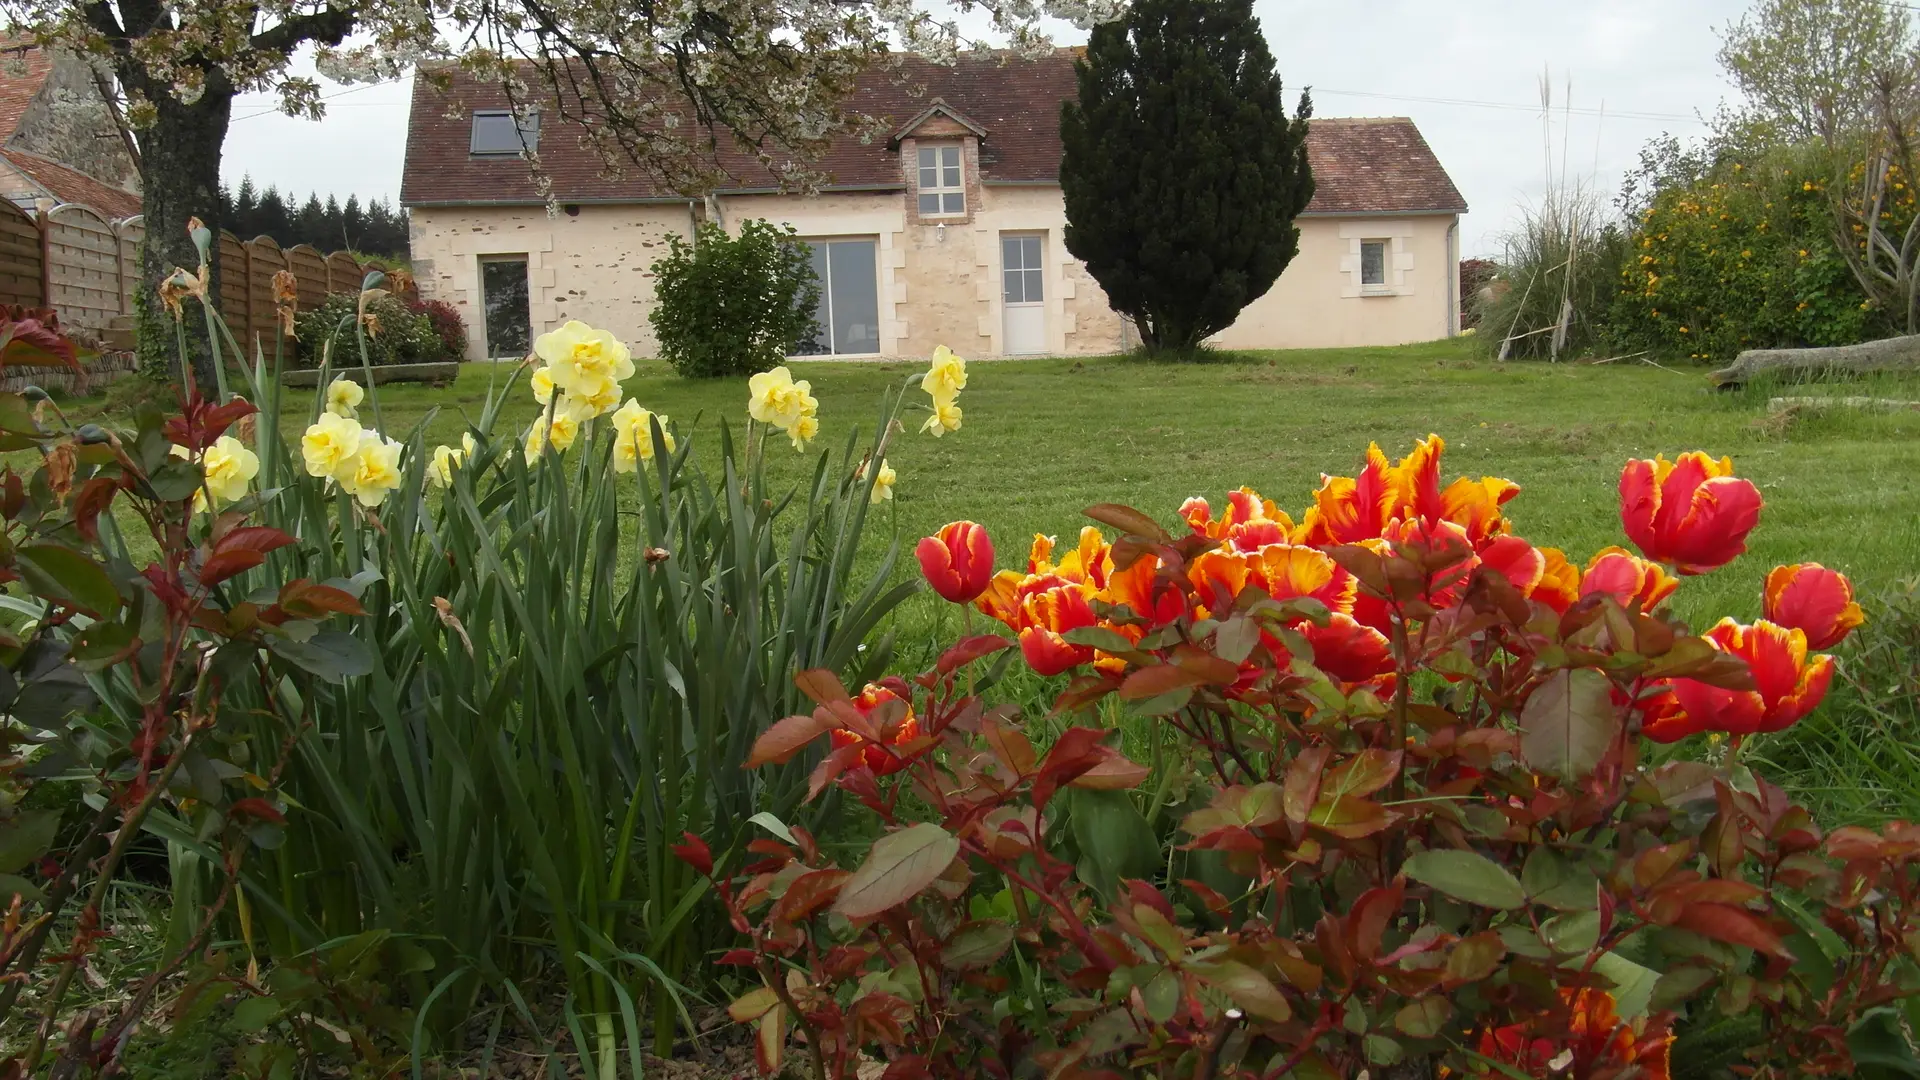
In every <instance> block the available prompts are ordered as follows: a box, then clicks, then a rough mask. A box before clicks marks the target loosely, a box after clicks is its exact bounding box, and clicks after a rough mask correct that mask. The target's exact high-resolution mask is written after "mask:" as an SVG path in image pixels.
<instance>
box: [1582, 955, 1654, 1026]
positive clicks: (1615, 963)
mask: <svg viewBox="0 0 1920 1080" xmlns="http://www.w3.org/2000/svg"><path fill="white" fill-rule="evenodd" d="M1593 970H1595V971H1597V972H1599V973H1600V974H1602V975H1605V976H1606V977H1607V978H1609V979H1611V980H1613V1001H1614V1011H1615V1012H1616V1013H1618V1014H1619V1016H1620V1019H1622V1020H1637V1019H1639V1018H1640V1017H1642V1016H1645V1015H1646V1014H1647V1007H1648V1004H1649V1003H1650V1002H1651V1001H1652V1000H1653V988H1654V985H1655V984H1657V983H1658V982H1659V981H1660V973H1659V972H1657V971H1655V970H1653V969H1652V968H1650V967H1646V966H1644V965H1642V964H1636V963H1634V962H1633V961H1631V960H1629V959H1627V958H1626V957H1624V956H1621V955H1620V954H1619V953H1617V952H1604V953H1601V954H1600V957H1599V958H1598V959H1596V960H1595V961H1594V962H1593Z"/></svg>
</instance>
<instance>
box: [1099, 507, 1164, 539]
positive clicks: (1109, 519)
mask: <svg viewBox="0 0 1920 1080" xmlns="http://www.w3.org/2000/svg"><path fill="white" fill-rule="evenodd" d="M1085 513H1086V515H1087V516H1088V517H1090V518H1092V519H1093V520H1095V521H1098V522H1100V523H1101V524H1103V525H1111V526H1113V527H1114V528H1116V529H1119V530H1120V531H1121V532H1122V533H1131V534H1133V535H1135V536H1144V537H1146V538H1147V539H1149V540H1157V541H1159V542H1160V543H1163V544H1165V543H1171V542H1172V540H1173V537H1172V535H1171V534H1169V533H1168V532H1167V530H1166V528H1165V527H1164V526H1162V525H1161V524H1160V523H1159V522H1157V521H1155V520H1153V517H1152V516H1151V515H1149V514H1147V513H1145V512H1144V511H1140V510H1135V509H1134V508H1133V507H1131V506H1121V505H1119V504H1118V503H1097V504H1095V505H1093V506H1089V507H1087V509H1086V511H1085Z"/></svg>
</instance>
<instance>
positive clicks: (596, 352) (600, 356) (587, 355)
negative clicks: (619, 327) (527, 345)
mask: <svg viewBox="0 0 1920 1080" xmlns="http://www.w3.org/2000/svg"><path fill="white" fill-rule="evenodd" d="M533 353H534V355H535V356H538V357H539V358H540V359H541V360H543V361H545V362H546V365H547V369H548V371H549V373H550V374H549V376H548V377H549V378H551V379H552V380H553V385H554V386H556V387H558V388H560V389H561V390H565V391H567V392H568V393H575V392H580V393H582V394H583V395H586V396H591V395H594V394H597V393H599V392H600V389H601V387H602V386H603V384H604V383H606V382H607V381H609V380H611V381H613V382H616V383H617V382H623V381H625V380H626V379H629V378H631V377H632V376H633V354H632V353H630V352H628V351H627V347H626V346H625V345H623V344H621V343H620V339H619V338H616V337H614V336H613V335H612V334H611V333H608V332H607V331H605V330H596V329H594V328H593V327H591V326H588V325H587V324H586V323H583V322H581V321H579V320H578V319H570V320H568V321H567V322H566V324H565V325H563V326H561V327H560V329H558V330H550V331H548V332H547V333H544V334H541V335H540V336H539V337H537V338H535V339H534V340H533Z"/></svg>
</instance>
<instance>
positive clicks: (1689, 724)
mask: <svg viewBox="0 0 1920 1080" xmlns="http://www.w3.org/2000/svg"><path fill="white" fill-rule="evenodd" d="M1613 697H1614V704H1616V705H1623V704H1625V703H1626V695H1625V694H1624V693H1622V692H1621V691H1618V690H1616V691H1614V695H1613ZM1633 709H1634V711H1635V712H1637V713H1639V714H1640V734H1642V735H1645V736H1646V737H1647V738H1649V739H1652V740H1653V741H1654V742H1658V743H1672V742H1679V741H1680V740H1681V739H1684V738H1686V737H1687V736H1689V735H1692V734H1695V729H1694V727H1693V721H1691V720H1690V719H1688V718H1687V710H1685V709H1683V708H1681V707H1680V699H1679V698H1677V697H1675V696H1674V695H1673V684H1672V683H1669V682H1662V683H1659V684H1656V685H1654V686H1650V687H1648V688H1647V690H1646V692H1644V693H1642V694H1641V695H1640V699H1639V700H1638V701H1635V702H1634V703H1633Z"/></svg>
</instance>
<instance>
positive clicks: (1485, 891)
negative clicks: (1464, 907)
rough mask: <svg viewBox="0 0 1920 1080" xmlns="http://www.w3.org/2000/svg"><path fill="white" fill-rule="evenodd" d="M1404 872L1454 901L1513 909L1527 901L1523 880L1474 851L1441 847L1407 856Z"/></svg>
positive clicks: (1403, 866)
mask: <svg viewBox="0 0 1920 1080" xmlns="http://www.w3.org/2000/svg"><path fill="white" fill-rule="evenodd" d="M1401 870H1402V872H1404V873H1405V874H1406V875H1407V876H1408V877H1410V878H1412V879H1413V880H1415V881H1418V882H1420V883H1421V884H1423V885H1430V886H1432V887H1433V888H1435V889H1438V890H1440V891H1441V892H1443V893H1446V894H1447V895H1448V896H1451V897H1453V898H1454V899H1455V900H1464V901H1466V902H1467V903H1469V904H1478V905H1480V906H1481V907H1489V908H1498V909H1499V910H1502V911H1512V910H1513V909H1515V908H1518V907H1521V906H1524V905H1525V904H1526V902H1527V894H1526V891H1525V890H1524V889H1522V888H1520V881H1519V879H1518V878H1515V877H1514V876H1513V874H1512V873H1511V872H1509V871H1508V870H1507V868H1506V867H1504V866H1501V865H1500V864H1499V863H1497V862H1494V861H1493V860H1492V859H1489V858H1487V857H1486V856H1485V855H1481V854H1479V853H1478V852H1473V851H1461V850H1458V849H1454V848H1438V849H1434V850H1431V851H1422V852H1419V853H1418V854H1415V855H1413V856H1412V857H1410V858H1408V859H1407V861H1406V863H1405V864H1403V865H1402V866H1401Z"/></svg>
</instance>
